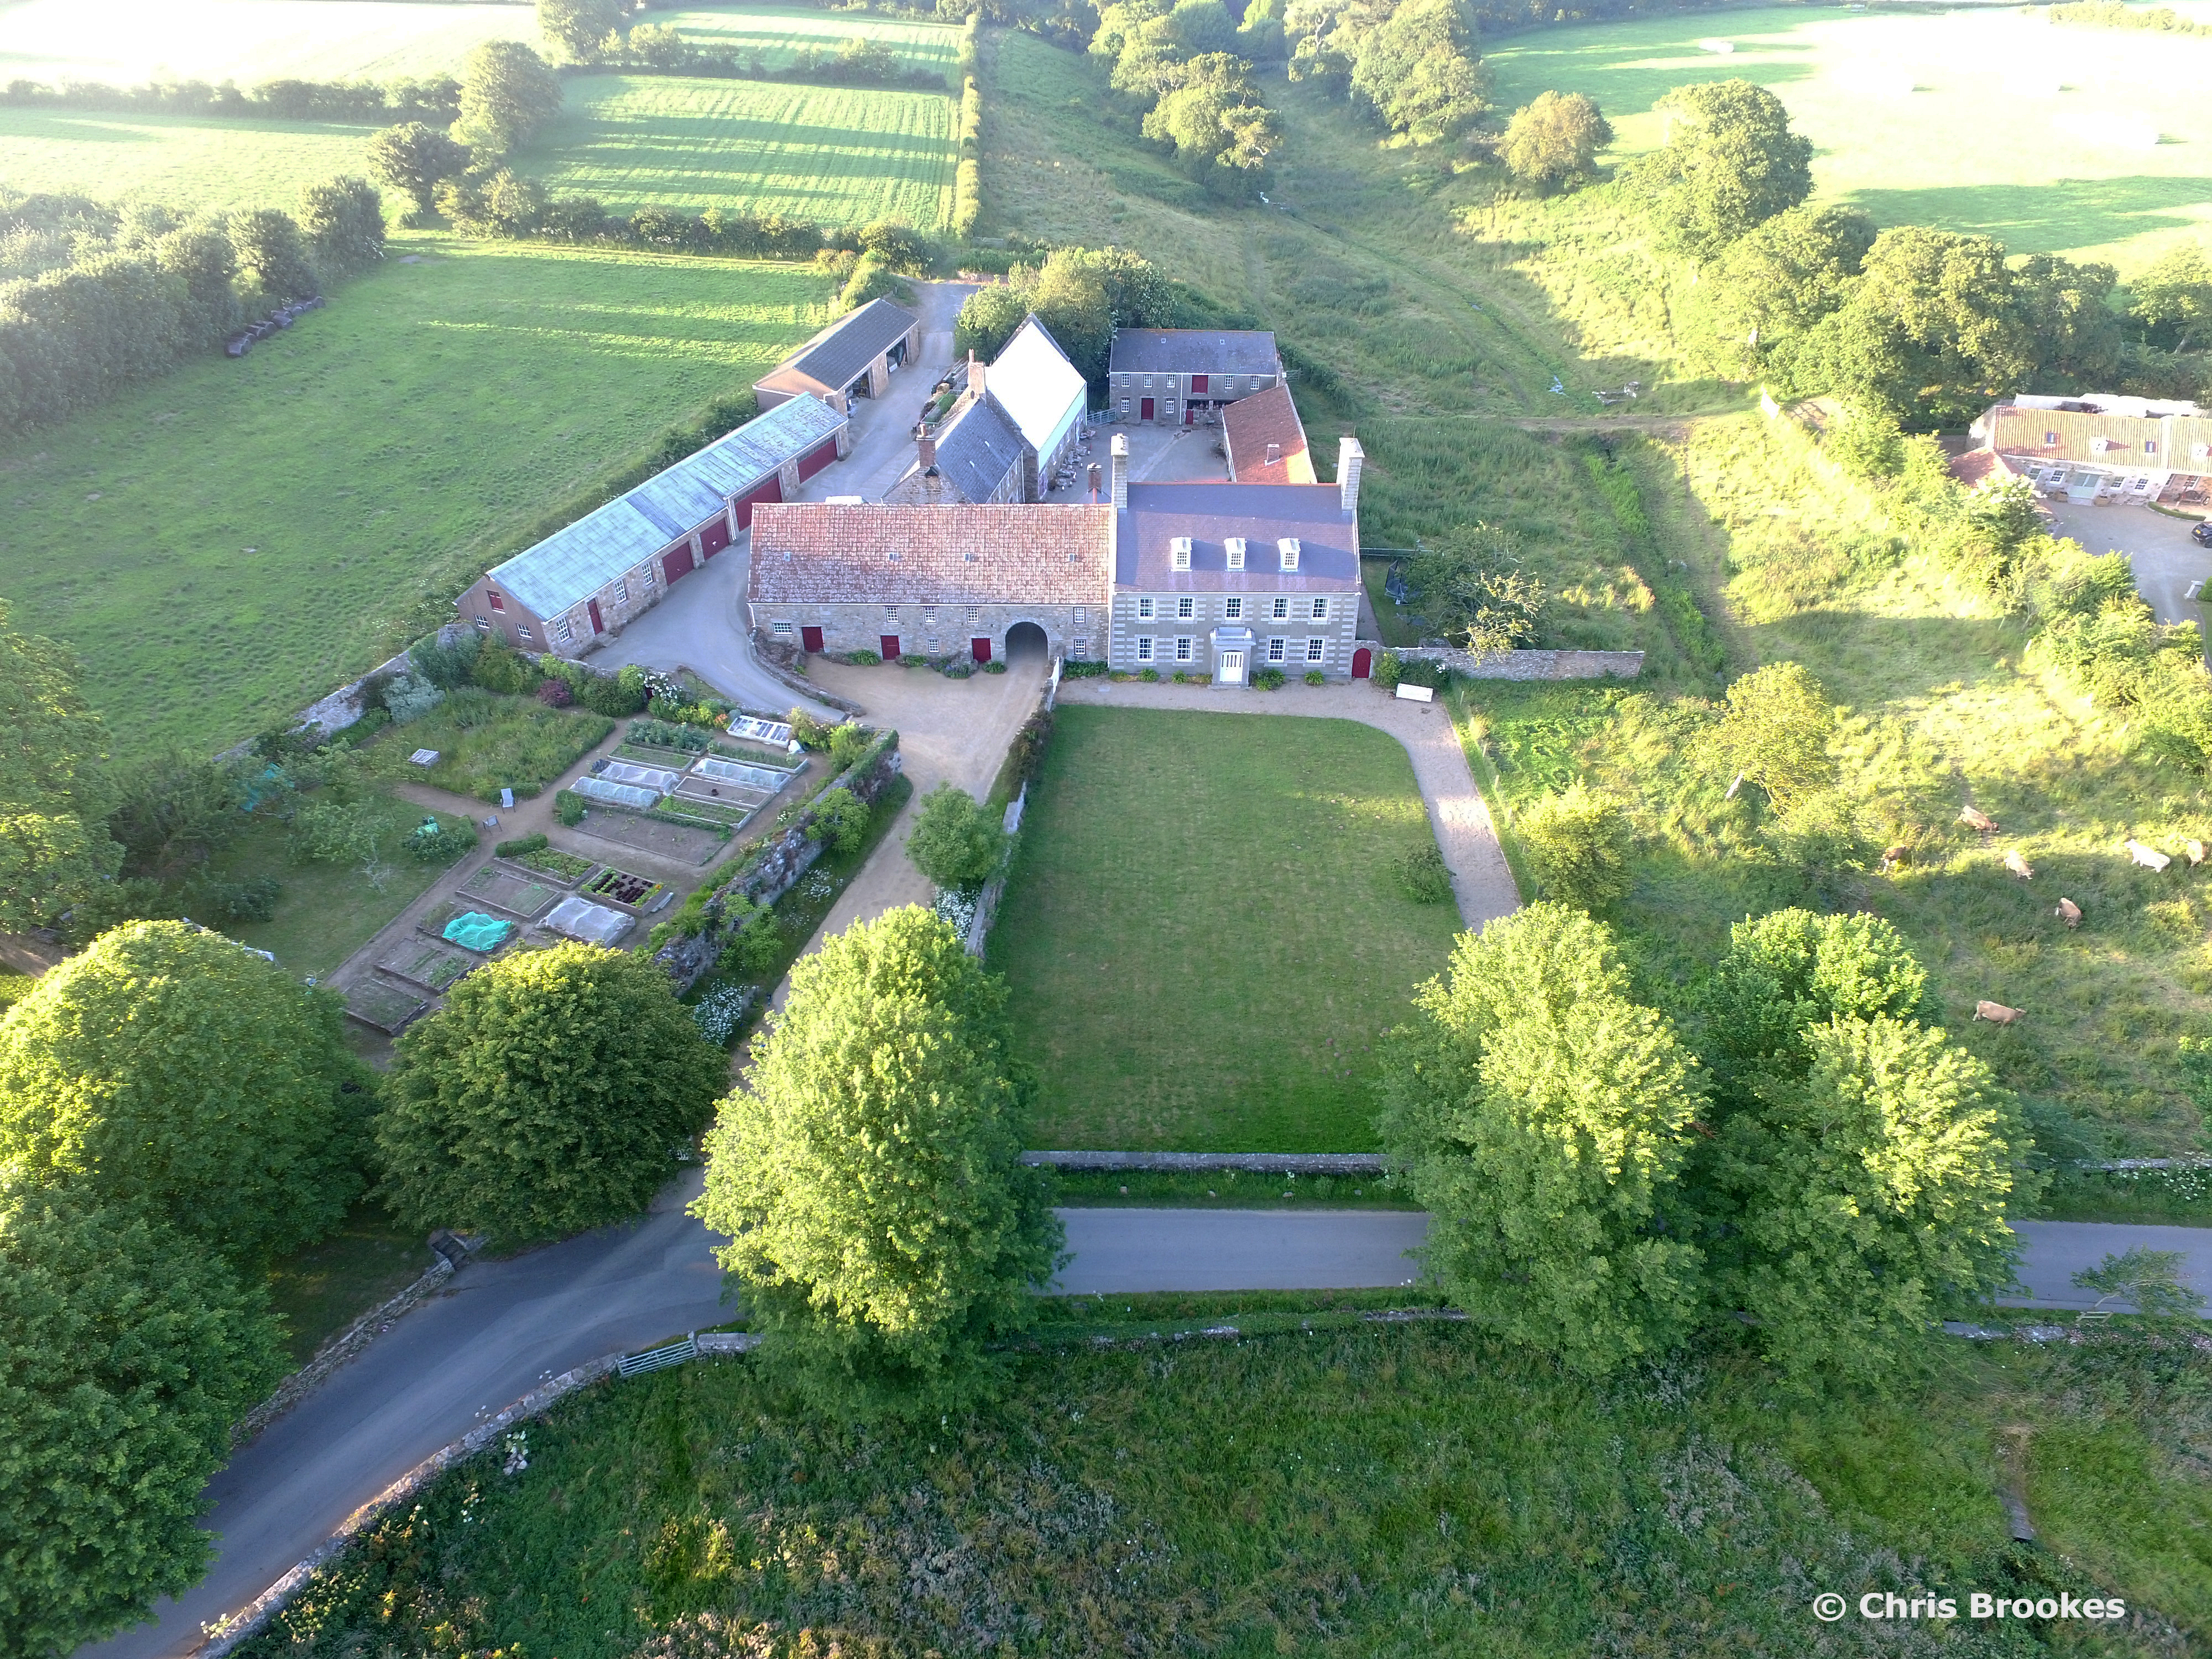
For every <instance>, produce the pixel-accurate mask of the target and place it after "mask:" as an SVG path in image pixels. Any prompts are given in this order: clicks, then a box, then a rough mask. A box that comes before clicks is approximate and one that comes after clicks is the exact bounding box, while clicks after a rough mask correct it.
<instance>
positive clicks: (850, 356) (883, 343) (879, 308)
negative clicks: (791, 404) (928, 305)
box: [753, 300, 921, 414]
mask: <svg viewBox="0 0 2212 1659" xmlns="http://www.w3.org/2000/svg"><path fill="white" fill-rule="evenodd" d="M919 349H921V319H920V318H919V317H917V316H915V314H914V313H912V312H911V311H905V310H902V309H901V308H900V307H897V306H895V305H893V304H892V303H891V302H890V301H889V300H871V301H868V303H867V304H866V305H864V306H862V307H860V309H859V310H858V311H854V312H851V313H848V314H847V315H845V316H842V317H840V318H839V319H837V320H836V322H834V323H832V324H830V325H829V327H827V328H825V329H823V331H821V332H820V333H819V334H817V335H816V336H815V337H813V338H812V339H811V340H809V341H808V342H807V343H805V345H803V346H801V347H799V349H798V350H796V351H794V352H793V353H792V354H791V356H788V357H787V358H785V359H784V360H783V361H782V362H780V363H778V364H777V365H776V366H775V368H772V369H770V370H769V372H768V373H767V374H763V376H761V378H760V379H759V380H756V381H754V382H753V392H754V395H755V396H757V398H759V399H760V404H761V407H762V408H763V409H770V408H773V407H774V406H775V405H776V404H780V403H782V402H785V401H786V400H787V399H789V398H798V397H813V398H820V399H821V400H822V401H823V403H825V404H829V407H830V408H832V409H834V410H837V411H838V412H839V413H840V414H849V413H850V412H851V410H852V407H853V399H854V398H880V397H882V396H883V395H884V393H885V392H888V391H890V384H891V376H892V374H895V373H896V372H897V369H898V367H899V365H900V364H902V363H903V362H906V360H907V359H908V357H910V356H913V355H914V354H915V352H916V351H917V350H919Z"/></svg>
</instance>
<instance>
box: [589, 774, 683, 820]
mask: <svg viewBox="0 0 2212 1659" xmlns="http://www.w3.org/2000/svg"><path fill="white" fill-rule="evenodd" d="M573 787H574V789H575V791H576V793H578V794H580V795H582V796H584V797H585V798H586V799H590V800H603V801H605V802H606V803H607V804H608V805H611V806H627V807H629V809H630V810H631V811H637V812H650V811H652V810H653V808H654V807H656V806H658V805H660V793H661V792H660V791H659V790H658V789H641V788H639V787H637V786H636V785H635V784H631V783H610V782H608V781H606V780H605V778H578V779H577V780H576V781H575V783H574V786H573Z"/></svg>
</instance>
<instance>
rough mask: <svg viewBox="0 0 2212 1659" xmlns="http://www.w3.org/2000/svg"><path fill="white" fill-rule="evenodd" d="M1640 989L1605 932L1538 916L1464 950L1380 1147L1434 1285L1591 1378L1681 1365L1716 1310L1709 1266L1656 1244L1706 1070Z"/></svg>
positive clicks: (1545, 906)
mask: <svg viewBox="0 0 2212 1659" xmlns="http://www.w3.org/2000/svg"><path fill="white" fill-rule="evenodd" d="M1627 979H1628V975H1627V971H1626V969H1625V968H1624V967H1623V966H1622V965H1621V963H1620V958H1619V956H1618V954H1617V952H1616V951H1615V950H1614V948H1613V938H1612V935H1611V934H1610V933H1608V932H1607V930H1606V928H1605V927H1603V926H1602V925H1601V924H1600V923H1598V922H1595V921H1591V920H1590V919H1589V917H1588V916H1586V915H1582V914H1581V913H1580V912H1578V911H1575V910H1571V909H1568V908H1565V906H1563V905H1557V904H1551V903H1539V904H1534V905H1530V906H1529V907H1528V908H1526V909H1523V910H1521V911H1518V912H1516V914H1515V915H1510V916H1508V917H1505V918H1504V919H1502V920H1500V921H1493V922H1492V923H1490V924H1489V925H1488V926H1487V927H1485V928H1483V930H1482V931H1481V933H1479V934H1475V933H1469V934H1465V935H1462V938H1461V939H1460V943H1459V946H1458V948H1457V949H1456V950H1455V951H1454V952H1453V954H1452V960H1451V966H1450V969H1449V974H1448V975H1447V976H1446V977H1445V978H1443V979H1437V980H1431V981H1429V982H1428V983H1427V984H1426V985H1425V986H1423V987H1421V989H1420V991H1419V993H1418V994H1416V996H1415V998H1414V1006H1415V1010H1416V1015H1417V1018H1416V1019H1415V1020H1414V1022H1413V1024H1411V1025H1410V1026H1407V1027H1406V1028H1403V1029H1401V1030H1399V1031H1397V1032H1395V1033H1393V1034H1392V1036H1391V1039H1390V1041H1389V1045H1388V1047H1387V1048H1386V1053H1385V1056H1384V1063H1383V1084H1382V1090H1383V1111H1382V1116H1381V1120H1380V1121H1381V1127H1382V1131H1383V1145H1384V1146H1385V1148H1386V1150H1387V1151H1388V1152H1389V1154H1390V1157H1391V1160H1392V1162H1393V1164H1394V1165H1395V1166H1396V1167H1397V1168H1398V1169H1400V1170H1403V1171H1404V1173H1405V1176H1406V1178H1407V1183H1408V1185H1409V1187H1410V1188H1411V1190H1412V1192H1413V1195H1414V1196H1415V1197H1416V1198H1418V1199H1419V1200H1420V1201H1421V1203H1422V1204H1423V1205H1424V1206H1425V1207H1426V1208H1427V1209H1428V1210H1429V1212H1431V1217H1432V1220H1431V1224H1430V1231H1429V1243H1428V1247H1427V1258H1428V1265H1429V1267H1430V1270H1431V1273H1434V1274H1435V1275H1436V1276H1437V1279H1439V1280H1440V1281H1441V1282H1442V1283H1443V1286H1444V1288H1445V1290H1446V1291H1448V1292H1449V1294H1450V1296H1451V1297H1452V1298H1453V1300H1454V1301H1455V1302H1456V1303H1458V1304H1460V1305H1461V1306H1462V1307H1464V1308H1466V1309H1467V1310H1468V1312H1469V1313H1471V1314H1473V1315H1474V1316H1476V1317H1478V1318H1480V1319H1483V1320H1485V1321H1487V1322H1492V1323H1494V1324H1495V1325H1496V1327H1497V1328H1498V1329H1500V1330H1501V1331H1502V1332H1503V1333H1504V1334H1505V1335H1507V1336H1508V1337H1509V1338H1510V1339H1511V1340H1515V1341H1517V1342H1522V1343H1525V1344H1527V1345H1528V1346H1534V1347H1540V1348H1545V1349H1548V1350H1551V1351H1552V1352H1556V1353H1558V1354H1559V1356H1560V1357H1561V1358H1563V1359H1564V1360H1565V1362H1566V1363H1567V1364H1571V1365H1572V1366H1574V1367H1576V1368H1577V1369H1579V1370H1587V1371H1592V1372H1601V1371H1606V1370H1612V1369H1613V1368H1614V1367H1616V1366H1618V1365H1620V1364H1623V1363H1626V1362H1627V1361H1629V1360H1632V1359H1634V1358H1637V1357H1638V1356H1640V1355H1644V1354H1649V1353H1654V1352H1661V1351H1663V1350H1665V1349H1666V1348H1668V1347H1670V1346H1673V1345H1674V1343H1675V1342H1676V1341H1677V1340H1680V1337H1681V1336H1682V1335H1683V1334H1686V1332H1687V1331H1688V1330H1689V1329H1690V1328H1691V1327H1692V1323H1693V1322H1694V1320H1695V1317H1696V1316H1697V1314H1698V1312H1699V1307H1700V1302H1701V1296H1702V1288H1701V1285H1700V1282H1699V1265H1700V1264H1699V1254H1698V1251H1697V1249H1696V1248H1695V1247H1694V1246H1693V1245H1692V1244H1691V1243H1687V1242H1685V1241H1684V1240H1682V1239H1680V1238H1678V1237H1670V1236H1669V1235H1668V1233H1667V1232H1665V1231H1662V1228H1661V1227H1660V1225H1658V1224H1659V1223H1660V1222H1661V1221H1662V1212H1663V1209H1664V1207H1665V1205H1666V1203H1667V1201H1668V1197H1669V1188H1671V1186H1672V1184H1673V1182H1674V1177H1675V1175H1676V1172H1677V1171H1678V1170H1680V1167H1681V1164H1682V1159H1683V1157H1684V1152H1685V1141H1686V1138H1687V1136H1688V1133H1689V1125H1690V1123H1691V1121H1692V1118H1694V1117H1695V1115H1696V1114H1697V1110H1698V1108H1699V1101H1700V1094H1699V1085H1698V1080H1697V1078H1696V1066H1697V1062H1696V1060H1695V1059H1694V1058H1693V1057H1692V1055H1691V1054H1689V1053H1688V1052H1687V1051H1686V1049H1685V1048H1682V1046H1681V1045H1680V1042H1678V1041H1677V1040H1676V1037H1675V1035H1674V1030H1673V1029H1672V1027H1671V1026H1669V1025H1668V1022H1667V1021H1666V1019H1665V1018H1664V1017H1662V1015H1660V1014H1658V1013H1656V1012H1654V1011H1652V1010H1651V1009H1649V1008H1642V1007H1638V1006H1636V1005H1635V1004H1634V1003H1632V1002H1631V1001H1630V1000H1628V997H1627V994H1626V987H1627Z"/></svg>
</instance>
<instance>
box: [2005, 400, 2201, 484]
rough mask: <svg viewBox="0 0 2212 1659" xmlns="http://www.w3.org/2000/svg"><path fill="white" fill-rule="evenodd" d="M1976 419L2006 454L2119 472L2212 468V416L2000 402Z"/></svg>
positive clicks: (2183, 470)
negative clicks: (2098, 410) (2062, 407)
mask: <svg viewBox="0 0 2212 1659" xmlns="http://www.w3.org/2000/svg"><path fill="white" fill-rule="evenodd" d="M1976 424H1977V425H1978V426H1979V427H1982V428H1984V430H1985V431H1986V433H1987V435H1988V437H1989V444H1990V448H1991V449H1993V450H1995V451H1996V453H1999V454H2000V455H2017V456H2021V457H2023V458H2027V459H2034V460H2039V461H2048V462H2053V463H2070V464H2076V465H2085V466H2097V467H2110V468H2112V469H2114V470H2116V471H2124V470H2129V469H2135V470H2139V471H2153V472H2162V471H2182V472H2212V418H2208V417H2206V416H2200V415H2194V414H2175V415H2164V414H2161V415H2148V416H2145V415H2132V414H2107V413H2099V412H2096V411H2094V410H2087V409H2049V408H2038V407H2035V406H2033V405H2025V406H2024V405H2021V404H1998V405H1997V406H1996V408H1994V409H1992V410H1990V412H1989V413H1988V415H1986V416H1984V417H1983V419H1982V420H1981V421H1979V422H1976ZM2145 445H2148V446H2149V447H2148V448H2146V447H2144V446H2145Z"/></svg>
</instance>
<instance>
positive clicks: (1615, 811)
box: [1513, 780, 1635, 915]
mask: <svg viewBox="0 0 2212 1659" xmlns="http://www.w3.org/2000/svg"><path fill="white" fill-rule="evenodd" d="M1513 829H1514V834H1515V836H1516V838H1517V839H1518V840H1519V841H1520V842H1521V844H1522V847H1524V848H1527V849H1528V858H1529V860H1530V862H1531V863H1533V864H1534V866H1535V867H1536V879H1537V880H1538V881H1540V882H1541V883H1542V884H1543V886H1544V896H1545V897H1546V898H1547V899H1550V900H1552V901H1553V902H1555V903H1559V904H1564V905H1566V906H1568V907H1570V908H1573V909H1577V910H1583V911H1588V912H1589V913H1591V914H1592V915H1595V914H1597V913H1599V912H1601V911H1603V910H1605V909H1607V908H1610V907H1611V906H1612V905H1613V904H1615V903H1617V902H1620V900H1621V899H1622V898H1625V897H1626V896H1627V893H1628V888H1629V882H1630V877H1629V871H1628V854H1629V849H1630V847H1631V845H1632V842H1633V841H1634V838H1635V832H1634V830H1633V829H1632V827H1631V825H1630V823H1629V822H1628V812H1627V810H1626V808H1625V807H1623V806H1622V805H1621V804H1620V802H1619V801H1617V800H1615V799H1613V798H1612V797H1610V796H1607V795H1602V794H1600V793H1598V792H1597V791H1595V790H1594V789H1590V788H1588V787H1585V786H1584V785H1583V783H1582V782H1581V781H1579V780H1578V781H1576V782H1574V783H1572V784H1571V785H1569V786H1568V787H1567V788H1566V789H1565V790H1564V791H1562V792H1561V793H1559V794H1556V795H1547V796H1545V797H1544V799H1541V800H1540V801H1538V802H1537V803H1536V804H1535V805H1533V806H1531V807H1529V808H1528V810H1527V811H1524V812H1523V813H1522V814H1521V816H1520V817H1519V819H1518V820H1517V821H1516V823H1515V824H1514V826H1513Z"/></svg>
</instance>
